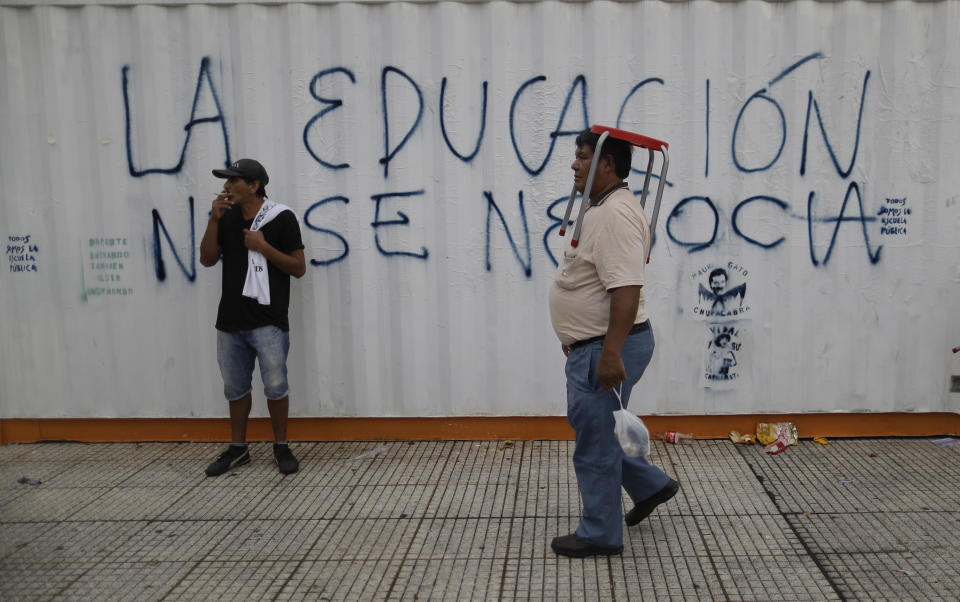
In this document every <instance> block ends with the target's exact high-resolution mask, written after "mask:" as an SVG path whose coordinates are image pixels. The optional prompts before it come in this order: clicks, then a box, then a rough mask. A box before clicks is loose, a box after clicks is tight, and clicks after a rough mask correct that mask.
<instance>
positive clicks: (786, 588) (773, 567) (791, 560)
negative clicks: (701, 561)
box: [712, 555, 842, 601]
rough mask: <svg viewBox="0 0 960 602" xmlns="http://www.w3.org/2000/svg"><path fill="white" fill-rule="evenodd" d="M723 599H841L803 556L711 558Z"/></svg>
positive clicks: (814, 565)
mask: <svg viewBox="0 0 960 602" xmlns="http://www.w3.org/2000/svg"><path fill="white" fill-rule="evenodd" d="M712 562H713V567H714V571H715V572H716V574H717V576H718V578H719V580H720V584H721V588H722V592H723V593H722V595H721V596H719V597H721V598H723V599H727V600H758V601H766V600H772V599H776V600H841V599H842V597H841V595H840V593H839V592H838V591H837V590H836V589H835V588H834V586H833V585H832V584H831V583H830V581H829V580H828V579H827V577H826V576H825V575H824V574H823V573H822V572H821V570H820V569H819V567H817V566H816V563H815V562H814V561H813V559H811V558H809V557H806V556H796V555H786V556H737V557H719V558H713V559H712Z"/></svg>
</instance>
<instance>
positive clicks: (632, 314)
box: [603, 286, 641, 357]
mask: <svg viewBox="0 0 960 602" xmlns="http://www.w3.org/2000/svg"><path fill="white" fill-rule="evenodd" d="M640 288H641V287H640V286H621V287H619V288H615V289H612V290H611V291H610V323H609V325H608V326H607V335H606V337H604V339H603V353H605V354H612V355H614V356H615V357H620V351H621V350H622V349H623V344H624V342H625V341H626V340H627V335H629V334H630V329H631V328H632V327H633V322H634V320H636V318H637V310H638V309H639V308H640Z"/></svg>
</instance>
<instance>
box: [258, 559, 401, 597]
mask: <svg viewBox="0 0 960 602" xmlns="http://www.w3.org/2000/svg"><path fill="white" fill-rule="evenodd" d="M399 570H400V563H399V562H398V561H389V560H360V561H352V560H329V561H324V560H320V561H307V562H304V563H302V564H300V566H298V567H297V569H296V571H295V572H294V574H293V576H292V577H291V578H290V579H289V581H288V582H287V583H286V584H284V586H283V589H282V590H281V591H280V592H279V593H278V595H277V597H276V599H277V600H385V599H386V598H387V593H388V592H390V591H391V585H393V584H394V583H395V581H396V579H397V576H398V573H399Z"/></svg>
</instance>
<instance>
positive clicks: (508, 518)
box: [0, 438, 960, 601]
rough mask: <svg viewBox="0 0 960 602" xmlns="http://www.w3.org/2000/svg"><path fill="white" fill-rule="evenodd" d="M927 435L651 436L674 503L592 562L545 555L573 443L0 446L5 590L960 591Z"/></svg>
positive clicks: (192, 595) (872, 594)
mask: <svg viewBox="0 0 960 602" xmlns="http://www.w3.org/2000/svg"><path fill="white" fill-rule="evenodd" d="M931 439H932V438H931ZM931 439H881V440H877V439H872V440H866V439H859V440H834V441H831V443H830V445H827V446H821V445H817V444H815V443H812V442H810V441H803V442H801V444H800V445H799V446H798V447H792V448H790V449H788V450H786V451H785V452H784V453H782V454H780V455H778V456H769V455H767V454H765V453H763V451H762V448H761V447H759V446H737V445H734V444H732V443H731V442H729V441H697V442H695V443H693V444H691V445H676V446H675V445H667V444H664V443H660V442H657V443H655V444H654V449H653V456H652V460H653V461H654V462H655V463H657V464H659V465H661V466H662V467H663V468H664V469H665V470H666V471H667V472H668V473H669V474H671V475H672V476H674V477H675V478H677V479H678V480H679V481H680V482H681V485H682V487H681V490H680V493H679V494H678V495H677V496H676V497H675V498H673V500H671V501H670V502H668V503H666V504H665V505H663V506H661V507H660V508H659V509H658V510H657V511H656V512H655V513H654V514H653V515H652V516H650V518H648V519H647V520H645V521H644V522H643V523H641V524H640V525H639V526H637V527H634V528H630V529H627V530H626V531H625V533H626V540H625V541H624V546H625V548H624V553H623V555H622V556H617V557H611V558H606V557H603V558H589V559H585V560H571V559H567V558H562V557H557V556H556V555H554V554H553V552H551V551H550V539H551V538H552V537H553V536H554V535H558V534H565V533H569V532H570V531H572V530H573V529H574V528H575V527H576V524H577V521H578V513H579V499H578V493H577V485H576V480H575V478H574V475H573V470H572V466H571V462H570V456H571V453H572V450H573V444H572V443H570V442H558V441H534V442H529V441H528V442H514V443H509V442H508V443H505V442H479V443H478V442H470V441H456V442H452V441H445V442H390V443H304V444H295V445H294V446H293V447H294V451H295V452H296V453H297V455H298V457H299V458H300V460H301V471H300V472H299V473H297V474H295V475H291V476H288V477H283V476H281V475H280V474H279V473H278V472H277V470H276V467H275V466H274V464H273V461H272V456H271V450H270V447H269V445H266V444H256V445H254V446H253V447H252V451H251V453H252V456H253V463H252V464H250V465H248V466H243V467H240V468H238V469H236V470H234V471H232V472H231V473H228V474H226V475H223V476H221V477H217V478H207V477H205V476H204V473H203V470H204V467H205V466H206V464H207V463H208V462H210V461H211V460H212V459H213V458H214V457H216V455H217V453H218V452H219V451H220V450H221V448H222V446H220V445H211V444H186V443H151V444H105V445H83V444H68V443H50V444H36V445H7V446H5V447H0V599H2V600H50V599H54V600H73V599H76V600H97V601H99V600H111V599H118V600H119V599H128V600H213V599H225V600H226V599H229V600H369V599H387V598H390V599H403V600H414V599H438V600H489V599H562V600H567V599H582V600H641V599H643V600H698V599H703V600H774V599H776V600H843V599H860V600H881V599H889V600H910V599H915V600H936V599H943V600H957V599H958V596H960V447H952V448H949V447H943V446H940V445H937V444H935V443H933V442H932V441H931ZM370 451H374V452H377V451H379V452H381V453H376V454H375V455H372V456H368V457H366V458H357V456H360V455H361V454H363V453H364V452H370ZM22 476H26V477H32V478H34V479H38V480H39V481H41V484H39V485H30V484H21V483H18V479H19V478H20V477H22Z"/></svg>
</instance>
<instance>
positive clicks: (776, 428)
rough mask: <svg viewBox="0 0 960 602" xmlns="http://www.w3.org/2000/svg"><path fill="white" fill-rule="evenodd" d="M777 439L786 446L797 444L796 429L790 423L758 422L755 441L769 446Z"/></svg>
mask: <svg viewBox="0 0 960 602" xmlns="http://www.w3.org/2000/svg"><path fill="white" fill-rule="evenodd" d="M777 439H780V440H782V441H783V442H784V443H786V444H787V445H796V444H797V427H796V426H794V425H793V423H792V422H758V423H757V441H759V442H760V443H761V444H763V445H770V444H771V443H773V442H774V441H776V440H777Z"/></svg>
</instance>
